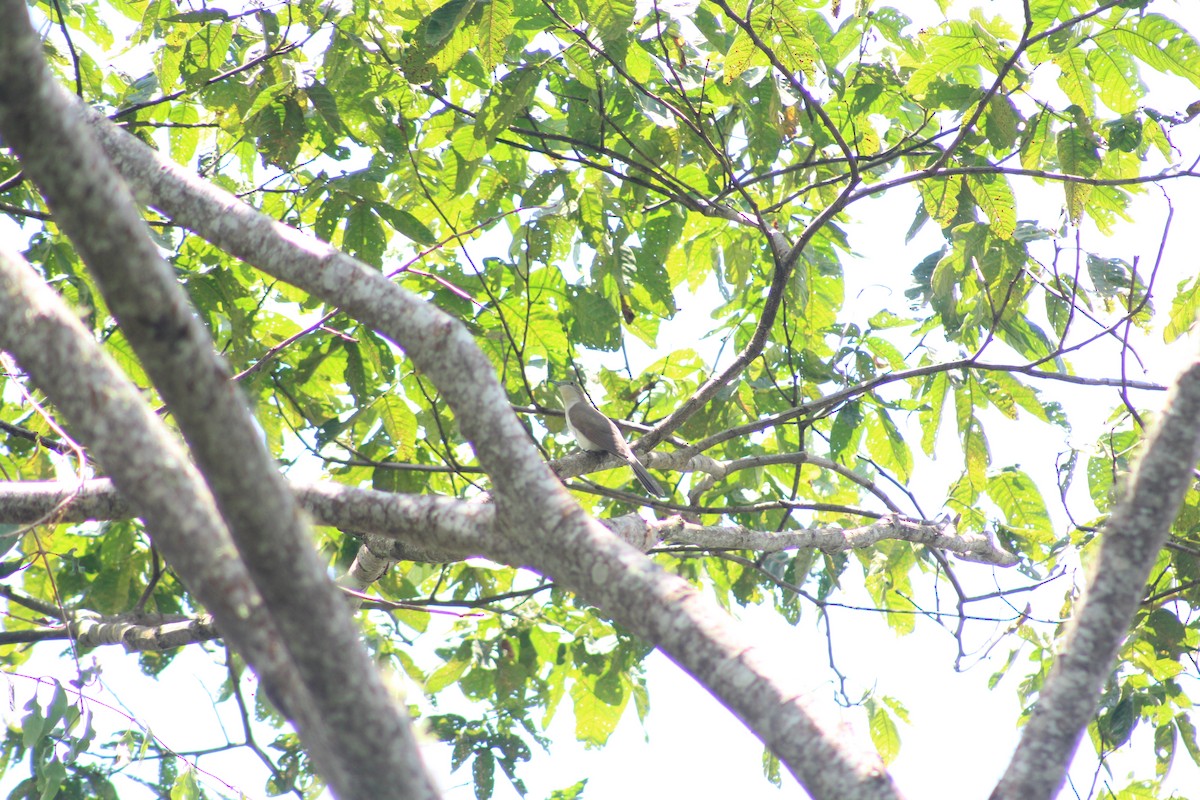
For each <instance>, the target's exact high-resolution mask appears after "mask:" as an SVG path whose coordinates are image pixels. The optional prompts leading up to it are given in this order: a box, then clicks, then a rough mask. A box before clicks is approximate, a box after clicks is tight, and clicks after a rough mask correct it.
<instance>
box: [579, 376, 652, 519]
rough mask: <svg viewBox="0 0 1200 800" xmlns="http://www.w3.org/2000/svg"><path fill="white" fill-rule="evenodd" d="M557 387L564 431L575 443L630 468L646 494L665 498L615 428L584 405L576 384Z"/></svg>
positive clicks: (582, 395)
mask: <svg viewBox="0 0 1200 800" xmlns="http://www.w3.org/2000/svg"><path fill="white" fill-rule="evenodd" d="M557 385H558V393H559V394H561V395H562V400H563V410H564V411H565V412H566V417H567V428H568V430H570V431H571V435H572V436H574V437H575V441H576V443H578V445H579V446H580V447H582V448H583V449H584V450H587V451H589V452H592V453H608V454H610V455H614V456H616V457H617V458H619V459H621V460H622V461H624V462H625V463H626V464H628V465H629V466H630V467H632V468H633V474H634V475H636V476H637V479H638V481H640V482H641V484H642V486H644V487H645V489H646V491H647V492H649V493H650V494H652V495H655V496H657V497H666V496H667V493H666V492H664V491H663V488H662V487H661V486H659V485H658V481H656V480H654V476H653V475H651V474H650V473H649V472H647V471H646V468H645V467H644V466H642V462H641V461H638V457H637V456H636V455H634V453H633V450H632V449H630V447H629V443H628V442H626V441H625V437H624V436H622V435H621V431H620V430H619V429H618V428H617V424H616V423H615V422H613V421H612V420H611V419H609V418H608V417H606V416H604V415H603V414H601V413H600V412H599V411H598V410H597V409H596V407H595V406H593V405H592V404H591V403H590V402H589V401H588V399H587V398H586V397H585V396H584V394H583V390H581V389H580V388H579V384H577V383H575V382H573V381H558V382H557Z"/></svg>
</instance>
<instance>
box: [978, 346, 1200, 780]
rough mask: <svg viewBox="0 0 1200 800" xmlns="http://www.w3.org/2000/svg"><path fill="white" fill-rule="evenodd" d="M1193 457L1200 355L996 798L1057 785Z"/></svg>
mask: <svg viewBox="0 0 1200 800" xmlns="http://www.w3.org/2000/svg"><path fill="white" fill-rule="evenodd" d="M1197 461H1200V360H1196V361H1193V362H1192V363H1191V364H1190V365H1189V366H1188V367H1187V369H1186V370H1184V372H1183V374H1182V375H1181V376H1180V377H1179V380H1178V381H1177V383H1176V384H1175V386H1174V387H1173V388H1172V390H1171V393H1170V394H1169V395H1168V397H1167V402H1166V406H1165V408H1164V409H1163V413H1162V416H1161V417H1160V418H1159V420H1158V421H1157V423H1156V424H1155V425H1154V427H1153V429H1152V430H1151V432H1150V434H1149V436H1148V437H1147V440H1146V445H1145V451H1144V452H1143V455H1142V457H1141V459H1140V460H1139V462H1138V464H1137V466H1136V467H1135V468H1134V470H1133V474H1132V475H1131V476H1130V481H1129V485H1128V489H1127V490H1126V492H1125V494H1124V497H1123V498H1122V499H1121V501H1120V502H1119V503H1118V504H1117V507H1116V510H1115V511H1114V512H1113V515H1112V516H1111V517H1110V518H1109V520H1108V522H1107V523H1106V524H1105V526H1104V529H1103V532H1102V533H1101V535H1100V552H1099V553H1098V554H1097V556H1096V558H1095V561H1094V562H1093V563H1092V565H1091V578H1090V580H1089V583H1088V586H1087V588H1086V590H1085V591H1084V595H1083V599H1082V600H1081V601H1080V603H1079V606H1078V608H1077V610H1076V613H1075V615H1074V616H1073V617H1072V619H1071V621H1070V622H1069V623H1068V625H1067V633H1066V637H1065V638H1064V640H1063V644H1062V650H1061V653H1060V654H1059V656H1058V658H1057V659H1056V660H1055V662H1054V667H1053V668H1052V670H1051V672H1050V675H1049V677H1047V678H1046V683H1045V686H1044V687H1043V688H1042V691H1041V695H1040V697H1039V698H1038V701H1037V705H1035V706H1034V709H1033V715H1032V716H1031V717H1030V719H1029V723H1028V724H1027V725H1026V726H1025V730H1024V732H1023V733H1022V735H1021V742H1020V744H1018V745H1017V751H1016V753H1015V754H1014V755H1013V759H1012V762H1011V763H1010V764H1009V766H1008V769H1007V770H1006V771H1005V773H1004V776H1003V777H1002V778H1001V779H1000V783H999V784H998V785H997V786H996V789H995V791H993V792H992V800H1038V798H1052V797H1054V796H1055V795H1056V794H1057V793H1058V790H1059V788H1060V787H1061V786H1062V783H1063V779H1064V776H1065V775H1066V770H1067V767H1068V765H1069V764H1070V762H1071V758H1072V757H1073V756H1074V754H1075V748H1076V747H1078V745H1079V739H1080V737H1081V736H1082V735H1083V730H1084V727H1085V726H1086V725H1087V724H1088V721H1089V720H1090V719H1091V718H1092V715H1093V714H1095V712H1096V704H1097V703H1098V702H1099V697H1100V689H1101V687H1102V686H1103V684H1104V681H1105V680H1107V679H1108V677H1109V675H1110V674H1111V673H1112V669H1113V663H1114V662H1115V660H1116V656H1117V651H1118V650H1119V648H1120V646H1121V642H1122V641H1123V640H1124V638H1125V635H1126V632H1127V631H1128V630H1129V624H1130V622H1131V620H1132V619H1133V614H1134V612H1135V611H1136V610H1137V607H1138V603H1139V601H1140V600H1141V598H1142V595H1143V593H1144V591H1145V588H1146V580H1147V578H1148V577H1149V575H1150V569H1151V567H1152V566H1153V565H1154V561H1155V559H1156V558H1157V556H1158V552H1159V550H1160V549H1162V547H1163V545H1164V543H1165V542H1166V539H1167V532H1168V531H1169V529H1170V526H1171V522H1172V521H1173V520H1174V519H1175V515H1176V514H1177V513H1178V511H1179V505H1180V503H1181V502H1182V501H1183V495H1184V492H1185V491H1186V490H1187V487H1188V486H1189V485H1190V484H1191V482H1192V470H1193V468H1194V467H1195V466H1196V463H1197Z"/></svg>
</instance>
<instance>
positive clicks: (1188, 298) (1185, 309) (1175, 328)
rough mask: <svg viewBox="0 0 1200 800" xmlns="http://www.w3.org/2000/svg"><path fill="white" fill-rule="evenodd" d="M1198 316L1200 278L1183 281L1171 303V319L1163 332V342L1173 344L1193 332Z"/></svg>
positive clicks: (1199, 312)
mask: <svg viewBox="0 0 1200 800" xmlns="http://www.w3.org/2000/svg"><path fill="white" fill-rule="evenodd" d="M1189 283H1190V285H1189ZM1197 314H1200V278H1191V279H1190V280H1185V281H1181V282H1180V283H1179V286H1178V287H1177V291H1176V293H1175V299H1174V300H1172V301H1171V317H1170V322H1168V323H1167V327H1166V329H1165V330H1164V331H1163V341H1165V342H1173V341H1175V340H1176V339H1178V338H1179V337H1180V336H1183V335H1184V334H1185V333H1187V332H1188V331H1190V330H1192V329H1193V328H1194V327H1195V326H1196V317H1197Z"/></svg>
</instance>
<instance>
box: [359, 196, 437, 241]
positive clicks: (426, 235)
mask: <svg viewBox="0 0 1200 800" xmlns="http://www.w3.org/2000/svg"><path fill="white" fill-rule="evenodd" d="M371 208H372V209H373V210H374V211H375V213H376V214H378V215H379V216H380V217H381V218H382V219H383V221H384V222H386V223H387V224H388V225H390V226H391V227H392V229H393V230H395V231H396V232H398V233H401V234H403V235H404V236H407V237H408V238H409V239H412V240H413V241H414V242H416V243H417V244H424V245H431V244H437V237H436V236H434V235H433V231H431V230H429V228H427V227H426V226H425V223H423V222H421V220H419V219H417V218H416V217H414V216H413V215H412V214H410V213H408V212H407V211H405V210H403V209H400V208H396V207H395V206H390V205H388V204H387V203H374V204H372V205H371Z"/></svg>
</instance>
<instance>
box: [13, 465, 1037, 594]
mask: <svg viewBox="0 0 1200 800" xmlns="http://www.w3.org/2000/svg"><path fill="white" fill-rule="evenodd" d="M293 491H294V492H295V494H296V500H297V502H298V503H299V504H300V506H301V507H302V508H304V510H305V511H306V512H307V513H308V514H310V515H311V516H312V518H313V521H314V522H315V523H316V524H318V525H329V526H333V527H336V528H340V529H342V530H346V531H353V532H355V533H358V534H361V535H363V537H364V539H365V540H366V542H367V545H368V547H369V548H370V550H371V552H372V553H374V554H375V555H376V556H377V557H378V558H379V559H380V561H379V562H377V564H384V563H386V564H389V565H390V563H391V562H394V561H430V562H448V561H461V560H462V559H464V558H468V557H471V556H484V557H486V558H491V559H493V560H496V561H503V560H504V555H503V554H504V551H505V549H506V545H505V543H504V540H503V536H502V534H501V533H500V532H499V531H498V530H497V529H496V514H495V508H494V507H493V506H491V505H489V504H483V503H471V502H466V501H462V500H454V499H451V498H445V497H431V496H428V495H404V494H395V493H392V492H379V491H375V490H373V489H358V488H355V487H351V486H342V485H341V484H337V483H329V482H319V483H297V484H295V485H294V486H293ZM51 514H53V516H54V519H55V521H57V522H80V521H83V520H87V519H91V520H99V519H127V518H129V517H130V516H132V508H131V507H130V506H129V505H127V504H124V503H122V502H120V499H119V498H118V495H117V491H116V489H114V488H113V486H112V484H111V483H110V482H109V481H106V480H93V481H85V482H84V483H83V484H82V485H81V486H79V487H74V486H71V485H68V484H63V483H59V482H53V481H45V482H43V481H28V482H15V483H0V524H18V525H19V524H26V523H28V522H30V521H33V520H37V519H41V518H44V517H46V516H48V515H51ZM107 514H111V516H106V515H107ZM600 523H601V524H603V525H604V526H605V527H606V528H608V529H609V530H610V531H612V532H613V533H614V534H615V535H616V536H617V537H618V538H620V539H621V540H623V541H624V542H626V543H627V544H629V545H632V546H633V547H635V548H637V549H638V550H641V551H642V552H646V551H648V550H650V549H652V548H654V547H656V546H658V544H659V543H660V542H662V541H671V542H673V543H675V544H686V545H693V546H696V547H705V548H730V549H739V550H755V551H759V552H764V553H766V552H773V551H776V550H798V549H803V548H808V547H813V548H817V549H820V550H825V551H829V552H834V551H845V550H852V549H857V548H863V547H869V546H871V545H873V544H876V543H878V542H879V541H882V540H884V539H895V540H898V541H906V542H912V543H914V544H924V545H928V546H930V547H937V548H940V549H943V550H947V551H949V552H952V553H955V554H956V555H958V556H960V557H962V558H964V559H967V560H970V561H979V562H981V563H985V564H995V565H996V566H1002V567H1008V566H1012V565H1013V564H1015V563H1016V559H1015V557H1014V556H1013V555H1012V554H1010V553H1008V552H1006V551H1004V550H1002V549H1000V548H998V547H996V546H995V544H994V543H993V542H992V541H991V540H990V539H989V538H988V537H986V536H982V535H979V534H958V533H956V532H955V531H954V530H953V528H952V527H950V526H948V525H946V524H945V523H941V522H922V521H919V520H912V519H908V518H904V517H900V516H898V515H892V516H889V517H885V518H883V519H881V520H880V521H879V522H876V523H873V524H870V525H865V526H862V527H858V528H849V529H845V528H837V527H833V526H829V525H825V526H821V527H817V528H809V529H797V530H791V531H785V532H782V533H776V532H771V531H756V530H753V529H751V528H746V527H744V526H740V525H732V526H730V525H693V524H690V523H687V522H686V521H685V520H684V519H683V518H682V517H679V516H671V517H668V518H666V519H662V520H649V521H647V520H645V519H643V518H642V517H640V516H638V515H636V514H628V515H625V516H621V517H616V518H613V519H606V520H600ZM364 568H366V567H365V565H364ZM381 571H382V570H381V568H380V567H379V566H376V567H375V568H374V569H369V568H367V571H366V573H365V574H364V575H361V576H357V577H355V578H354V579H353V580H350V581H346V580H343V581H339V582H340V583H343V585H347V586H351V587H352V588H357V589H362V588H364V587H365V586H366V585H369V584H370V583H372V582H374V581H375V580H378V578H379V574H376V573H379V572H381ZM370 576H373V577H370ZM368 577H369V580H368V579H367V578H368ZM358 580H365V583H363V584H362V585H359V584H358V582H357V581H358Z"/></svg>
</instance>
